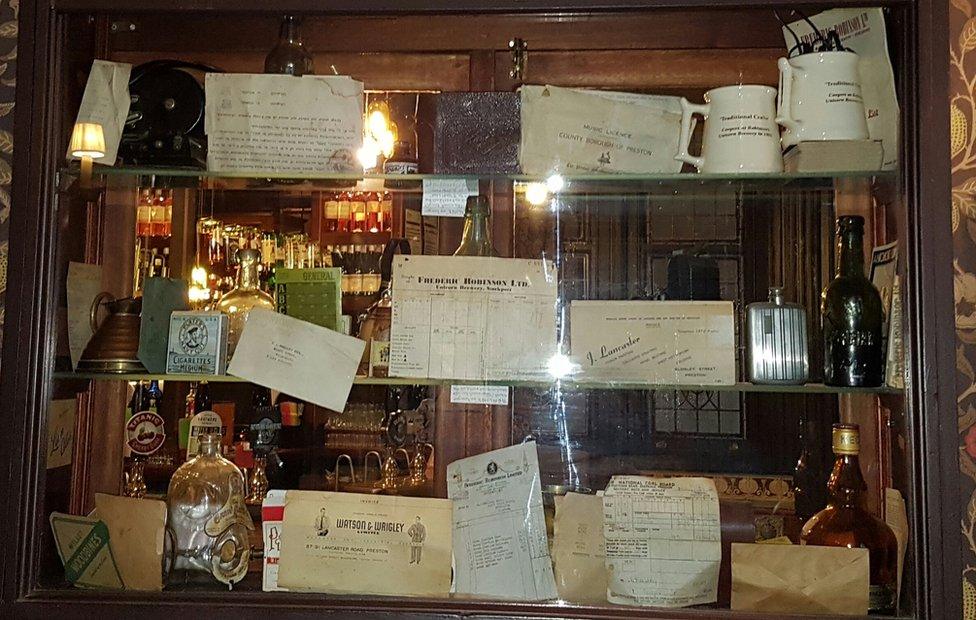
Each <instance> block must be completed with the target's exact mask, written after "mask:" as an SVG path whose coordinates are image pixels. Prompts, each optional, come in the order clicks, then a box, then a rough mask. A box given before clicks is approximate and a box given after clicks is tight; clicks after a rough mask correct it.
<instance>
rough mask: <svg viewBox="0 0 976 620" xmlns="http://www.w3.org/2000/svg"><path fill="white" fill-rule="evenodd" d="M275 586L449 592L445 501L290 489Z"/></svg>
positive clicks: (413, 593)
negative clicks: (276, 584)
mask: <svg viewBox="0 0 976 620" xmlns="http://www.w3.org/2000/svg"><path fill="white" fill-rule="evenodd" d="M278 585H279V586H281V587H282V588H285V589H287V590H306V591H314V592H345V593H355V594H389V595H397V596H447V594H448V592H449V591H450V588H451V501H450V500H444V499H427V498H419V497H398V496H393V495H363V494H358V493H331V492H319V491H288V492H287V493H286V494H285V517H284V521H283V522H282V526H281V557H280V558H279V561H278Z"/></svg>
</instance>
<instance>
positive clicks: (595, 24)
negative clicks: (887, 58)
mask: <svg viewBox="0 0 976 620" xmlns="http://www.w3.org/2000/svg"><path fill="white" fill-rule="evenodd" d="M126 20H128V22H130V23H132V24H134V25H135V30H128V29H119V30H118V31H116V32H113V33H112V34H111V36H110V44H111V46H112V48H113V49H116V50H119V51H146V50H153V51H161V52H162V51H169V52H197V51H215V50H220V51H240V52H252V51H255V50H266V49H271V47H272V46H273V45H274V43H275V40H276V39H277V37H278V18H277V16H268V17H260V18H254V17H245V16H242V15H227V16H220V17H216V16H209V15H206V16H201V15H178V16H167V17H166V19H162V20H160V19H157V18H156V16H154V15H131V16H130V15H123V16H119V17H115V18H113V21H117V22H125V21H126ZM201 32H206V33H208V36H207V37H201V36H200V33H201ZM512 37H520V38H522V39H524V40H525V41H526V42H527V43H528V45H529V49H530V50H590V49H665V48H706V49H716V48H735V47H743V46H748V47H774V48H782V47H783V35H782V33H781V30H780V27H779V24H778V23H777V22H776V19H775V17H774V16H773V13H772V11H768V10H727V11H709V12H698V13H695V14H694V15H693V16H692V15H689V14H688V13H687V12H681V11H668V10H659V11H646V12H639V13H572V14H562V15H560V14H554V13H543V14H529V15H492V14H482V15H476V14H468V15H424V16H420V15H402V16H391V15H387V16H369V15H365V16H348V15H337V16H332V17H308V18H306V19H305V21H304V23H303V24H302V38H303V39H304V41H305V44H306V46H307V47H308V48H309V49H311V50H314V51H315V52H394V51H397V52H403V51H421V50H422V51H453V50H505V49H508V42H509V40H510V39H511V38H512Z"/></svg>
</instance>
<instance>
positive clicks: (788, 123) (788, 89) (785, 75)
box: [776, 58, 800, 133]
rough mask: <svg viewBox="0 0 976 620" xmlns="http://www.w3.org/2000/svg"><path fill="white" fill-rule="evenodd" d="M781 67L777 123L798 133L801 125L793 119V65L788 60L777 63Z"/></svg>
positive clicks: (780, 60) (784, 59) (782, 59)
mask: <svg viewBox="0 0 976 620" xmlns="http://www.w3.org/2000/svg"><path fill="white" fill-rule="evenodd" d="M776 64H777V66H779V101H777V102H776V122H777V123H778V124H780V125H782V126H783V127H786V128H787V129H789V130H790V131H792V132H794V133H796V132H798V131H799V130H800V123H799V121H797V120H796V119H795V118H793V105H792V103H791V101H792V99H793V65H791V64H790V61H789V60H787V59H786V58H780V59H779V60H778V61H777V63H776Z"/></svg>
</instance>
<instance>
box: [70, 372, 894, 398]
mask: <svg viewBox="0 0 976 620" xmlns="http://www.w3.org/2000/svg"><path fill="white" fill-rule="evenodd" d="M54 378H55V379H64V380H70V379H83V380H95V381H151V380H153V379H155V380H159V381H209V382H212V383H247V382H248V381H247V380H246V379H241V378H240V377H235V376H232V375H167V374H150V373H126V374H108V373H92V372H62V371H59V372H55V373H54ZM353 385H431V386H444V387H446V386H451V385H497V386H507V387H524V388H535V389H548V388H550V387H554V386H556V385H559V386H560V387H561V388H563V389H567V390H683V391H692V392H696V391H713V392H756V393H771V394H901V393H902V390H899V389H896V388H891V387H878V388H846V387H834V386H830V385H824V384H822V383H807V384H805V385H759V384H755V383H734V384H732V385H688V384H681V385H663V384H654V383H632V382H609V381H572V380H562V381H555V380H553V381H477V380H471V379H429V378H419V377H356V378H355V380H354V381H353Z"/></svg>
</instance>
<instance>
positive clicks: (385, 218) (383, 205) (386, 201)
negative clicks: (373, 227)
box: [380, 192, 393, 232]
mask: <svg viewBox="0 0 976 620" xmlns="http://www.w3.org/2000/svg"><path fill="white" fill-rule="evenodd" d="M388 230H393V196H391V195H390V193H389V192H383V197H382V198H381V199H380V232H386V231H388Z"/></svg>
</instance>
